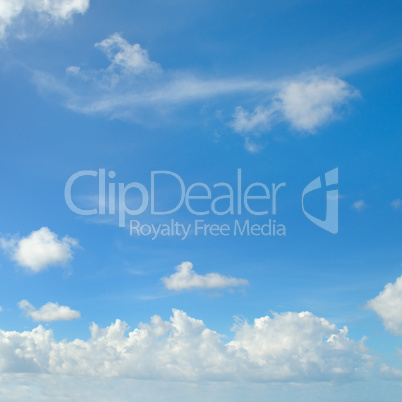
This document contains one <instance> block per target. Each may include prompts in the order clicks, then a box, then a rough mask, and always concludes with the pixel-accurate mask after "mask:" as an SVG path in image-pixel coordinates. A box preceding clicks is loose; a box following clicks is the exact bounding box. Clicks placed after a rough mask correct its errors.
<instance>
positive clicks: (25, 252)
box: [0, 227, 78, 273]
mask: <svg viewBox="0 0 402 402" xmlns="http://www.w3.org/2000/svg"><path fill="white" fill-rule="evenodd" d="M0 246H1V248H3V250H5V251H6V252H7V253H8V254H9V255H10V257H11V259H12V260H14V261H15V262H16V263H17V264H18V265H20V266H21V267H24V268H26V269H28V270H29V271H32V272H35V273H37V272H40V271H43V270H46V269H47V268H48V267H49V266H51V265H64V264H66V263H67V262H68V261H69V260H71V259H72V258H73V254H72V248H73V247H77V246H78V241H77V240H76V239H72V238H71V237H69V236H65V237H63V238H62V239H61V240H59V238H58V236H57V234H55V233H53V232H52V231H50V230H49V229H48V228H47V227H43V228H41V229H39V230H37V231H34V232H32V233H31V234H30V235H29V236H27V237H23V238H21V239H20V238H18V237H16V236H14V237H13V238H5V237H1V238H0Z"/></svg>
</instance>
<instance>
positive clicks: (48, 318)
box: [18, 300, 81, 322]
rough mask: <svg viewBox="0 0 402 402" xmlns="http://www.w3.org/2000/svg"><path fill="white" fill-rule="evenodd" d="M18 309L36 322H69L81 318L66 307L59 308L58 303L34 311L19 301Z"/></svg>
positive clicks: (48, 304) (76, 312) (27, 303)
mask: <svg viewBox="0 0 402 402" xmlns="http://www.w3.org/2000/svg"><path fill="white" fill-rule="evenodd" d="M18 307H19V308H20V309H21V310H23V311H24V312H25V314H26V315H27V316H28V317H31V318H32V319H33V320H34V321H36V322H40V321H43V322H53V321H71V320H74V319H77V318H80V317H81V314H80V312H79V311H75V310H71V308H70V307H67V306H59V304H58V303H51V302H49V303H46V304H45V305H44V306H42V307H41V308H40V309H39V310H36V309H35V307H34V306H32V304H31V303H29V302H28V301H27V300H21V301H20V302H19V303H18Z"/></svg>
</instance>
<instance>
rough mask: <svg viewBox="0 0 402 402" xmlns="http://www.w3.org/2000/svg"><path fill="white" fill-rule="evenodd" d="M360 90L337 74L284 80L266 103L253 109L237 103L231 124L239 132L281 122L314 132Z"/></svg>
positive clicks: (260, 129) (255, 131) (256, 131)
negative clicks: (268, 102) (248, 109)
mask: <svg viewBox="0 0 402 402" xmlns="http://www.w3.org/2000/svg"><path fill="white" fill-rule="evenodd" d="M358 95H359V93H358V91H356V90H355V89H353V88H352V87H351V86H350V85H349V84H347V83H346V82H345V81H342V80H341V79H339V78H337V77H319V76H311V77H309V78H300V79H299V80H293V81H283V82H282V83H280V84H279V89H278V91H276V93H273V94H272V96H271V103H270V104H268V105H267V106H261V105H259V106H257V107H256V108H255V109H254V111H253V112H249V111H247V110H245V109H244V108H243V107H241V106H238V107H236V109H235V113H234V115H233V121H232V122H231V123H230V125H231V127H232V128H233V129H234V131H235V132H237V133H248V134H252V135H256V134H260V133H261V132H264V131H269V130H271V128H272V126H273V125H275V124H278V123H280V122H282V121H285V122H287V123H288V124H290V126H291V127H292V128H293V129H295V130H297V131H301V132H305V133H310V134H315V133H316V130H317V129H318V128H320V127H321V126H323V125H325V124H328V123H329V122H331V121H332V120H334V119H336V118H337V117H338V116H339V114H338V109H339V108H340V107H341V106H343V105H345V104H347V103H348V101H349V100H350V99H352V98H354V97H356V96H358Z"/></svg>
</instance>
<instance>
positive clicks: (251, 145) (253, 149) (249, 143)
mask: <svg viewBox="0 0 402 402" xmlns="http://www.w3.org/2000/svg"><path fill="white" fill-rule="evenodd" d="M244 147H245V148H246V150H247V151H248V152H250V153H252V154H256V153H258V152H260V151H261V150H263V149H264V146H263V145H260V144H257V143H256V142H255V141H253V140H251V139H250V138H249V137H246V141H245V143H244Z"/></svg>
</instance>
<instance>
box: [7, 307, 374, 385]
mask: <svg viewBox="0 0 402 402" xmlns="http://www.w3.org/2000/svg"><path fill="white" fill-rule="evenodd" d="M126 331H127V324H126V323H124V322H122V321H120V320H116V322H115V323H113V324H111V325H110V326H109V327H106V328H103V329H102V328H99V327H98V326H97V325H96V324H92V326H91V337H90V339H89V340H88V341H83V340H80V339H76V340H74V341H72V342H67V341H65V340H63V341H60V342H56V341H55V339H54V337H53V333H52V331H51V330H46V329H45V328H43V327H42V326H39V327H37V328H35V329H33V330H32V331H26V332H21V333H20V332H15V331H12V332H8V331H0V372H2V373H11V372H13V373H28V372H29V373H48V374H63V375H70V376H74V377H77V376H78V377H79V376H96V377H117V376H122V377H128V378H137V379H166V380H183V381H187V380H188V381H193V380H212V381H237V380H240V379H241V380H242V381H251V382H252V381H296V382H310V381H330V380H353V379H357V378H359V371H360V370H362V369H363V370H364V368H365V367H366V365H367V364H368V362H369V361H370V357H369V355H368V354H367V350H366V348H365V346H364V345H363V343H362V341H360V342H354V341H353V340H351V339H349V338H348V337H347V329H346V327H345V328H343V329H338V328H336V326H335V325H332V324H330V323H329V322H328V321H327V320H325V319H323V318H319V317H316V316H314V315H313V314H312V313H309V312H303V313H291V312H290V313H283V314H274V315H273V317H268V316H266V317H262V318H259V319H256V320H254V322H253V323H252V324H248V323H244V324H242V325H239V326H237V328H236V329H235V333H234V340H233V341H231V342H228V343H224V342H223V341H222V336H221V335H219V334H218V333H216V332H215V331H212V330H211V329H209V328H207V327H206V326H205V324H204V323H203V322H202V321H200V320H197V319H194V318H191V317H189V316H188V315H187V314H186V313H185V312H183V311H180V310H173V316H172V317H171V319H170V321H163V320H162V319H161V318H160V317H159V316H153V317H152V318H151V322H150V324H141V325H140V326H139V327H138V328H136V329H134V330H133V331H131V332H130V333H128V334H127V335H126Z"/></svg>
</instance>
